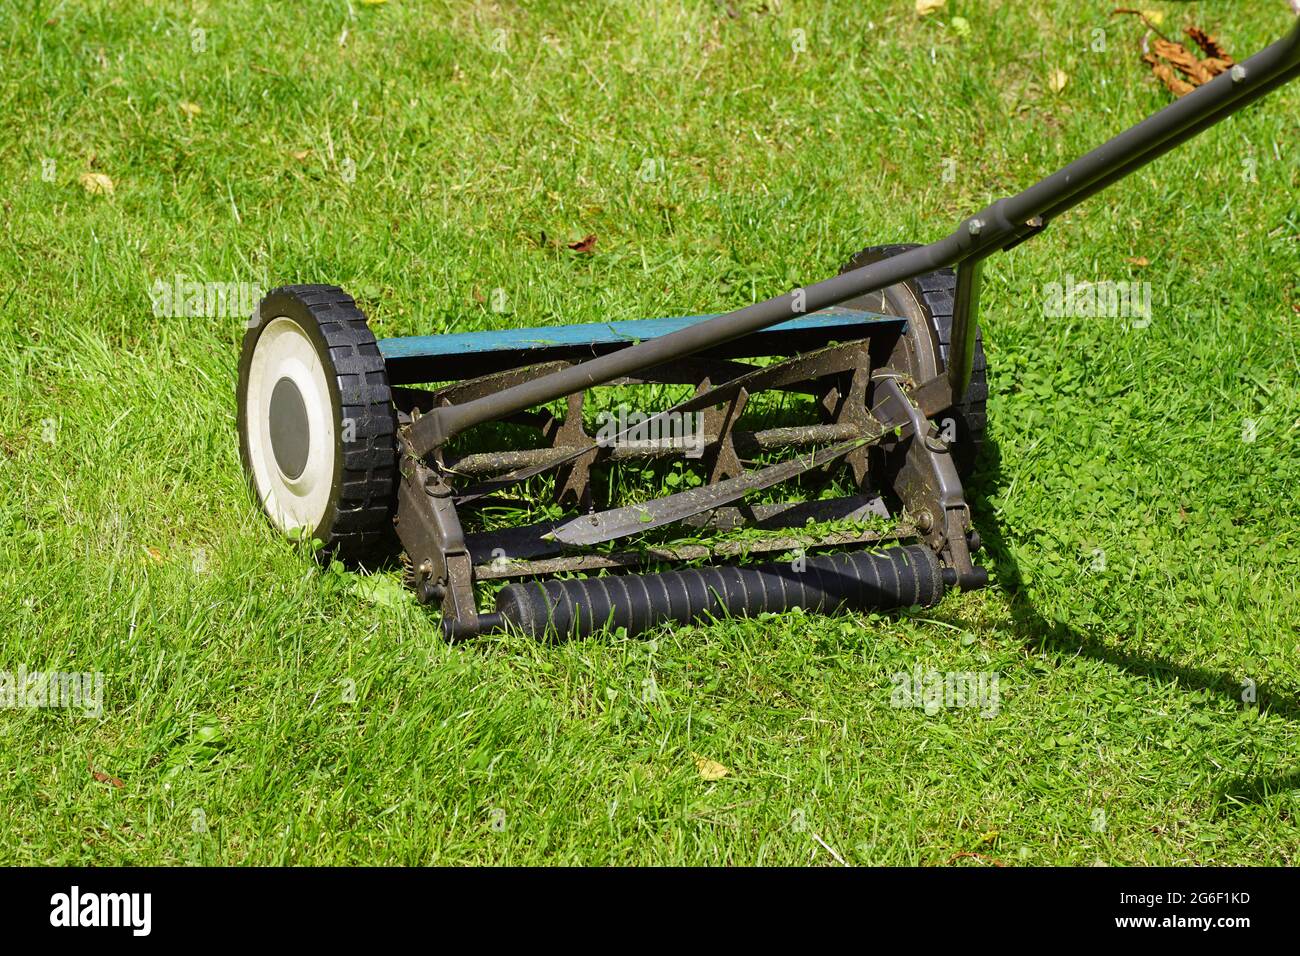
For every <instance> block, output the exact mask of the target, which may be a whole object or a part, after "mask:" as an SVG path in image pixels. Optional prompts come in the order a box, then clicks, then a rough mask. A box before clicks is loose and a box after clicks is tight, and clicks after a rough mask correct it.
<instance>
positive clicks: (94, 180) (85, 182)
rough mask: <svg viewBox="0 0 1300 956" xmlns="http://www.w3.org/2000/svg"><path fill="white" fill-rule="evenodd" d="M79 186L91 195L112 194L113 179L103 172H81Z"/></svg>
mask: <svg viewBox="0 0 1300 956" xmlns="http://www.w3.org/2000/svg"><path fill="white" fill-rule="evenodd" d="M81 188H82V189H84V190H86V192H88V193H90V194H91V195H92V196H111V195H113V180H111V179H109V178H108V177H107V176H106V175H104V174H103V173H82V174H81Z"/></svg>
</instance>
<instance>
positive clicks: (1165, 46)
mask: <svg viewBox="0 0 1300 956" xmlns="http://www.w3.org/2000/svg"><path fill="white" fill-rule="evenodd" d="M1152 48H1153V49H1154V50H1155V53H1156V56H1158V57H1161V58H1162V59H1164V60H1168V61H1169V63H1171V64H1172V65H1173V67H1174V68H1175V69H1176V70H1178V72H1179V73H1181V74H1183V76H1185V77H1187V79H1189V80H1190V81H1191V83H1192V86H1200V85H1201V84H1202V83H1208V82H1210V79H1211V76H1212V74H1211V73H1210V71H1209V70H1208V69H1206V68H1205V64H1204V63H1202V62H1201V61H1200V60H1198V59H1197V58H1196V55H1195V54H1193V53H1192V52H1191V51H1190V50H1188V49H1187V47H1185V46H1183V45H1182V44H1181V43H1175V42H1173V41H1172V40H1163V39H1157V40H1156V41H1155V43H1153V44H1152Z"/></svg>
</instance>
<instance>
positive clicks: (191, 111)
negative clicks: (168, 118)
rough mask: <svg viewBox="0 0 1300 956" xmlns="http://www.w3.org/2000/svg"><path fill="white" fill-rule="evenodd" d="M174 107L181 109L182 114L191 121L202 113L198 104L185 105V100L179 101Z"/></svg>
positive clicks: (201, 108)
mask: <svg viewBox="0 0 1300 956" xmlns="http://www.w3.org/2000/svg"><path fill="white" fill-rule="evenodd" d="M176 105H177V106H179V107H180V108H181V112H182V113H184V114H185V115H186V116H188V117H190V118H191V119H193V118H194V117H196V116H198V115H199V114H200V113H202V112H203V107H202V106H199V104H198V103H187V102H186V101H185V100H181V101H180V102H179V103H177V104H176Z"/></svg>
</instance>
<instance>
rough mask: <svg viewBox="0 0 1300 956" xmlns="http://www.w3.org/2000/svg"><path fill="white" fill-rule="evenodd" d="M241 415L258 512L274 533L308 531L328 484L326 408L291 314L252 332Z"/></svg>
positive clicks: (317, 369) (309, 350) (313, 357)
mask: <svg viewBox="0 0 1300 956" xmlns="http://www.w3.org/2000/svg"><path fill="white" fill-rule="evenodd" d="M244 416H245V428H246V429H247V443H248V457H249V464H250V465H251V467H252V470H253V481H254V483H255V484H256V487H257V494H258V497H259V498H260V499H261V501H262V504H263V507H265V509H266V513H267V514H268V515H270V517H271V520H272V522H274V524H275V526H276V527H277V528H279V529H280V530H281V531H284V532H290V531H294V530H296V529H306V530H307V531H308V532H312V531H315V530H316V529H317V528H319V527H320V525H321V523H322V521H324V519H325V512H326V510H327V509H328V507H329V500H330V491H331V489H332V487H333V484H334V466H335V456H336V445H335V425H334V409H333V405H332V403H331V401H330V392H329V379H328V378H327V376H326V371H325V368H324V366H323V365H322V364H321V360H320V356H319V355H317V354H316V347H315V345H313V343H312V341H311V339H310V338H308V337H307V333H306V332H304V331H303V329H302V327H301V326H299V325H298V323H297V322H294V321H293V320H292V319H289V318H285V317H283V316H281V317H279V318H275V319H272V320H271V321H270V322H269V323H267V325H266V328H264V329H263V330H262V334H261V335H260V336H258V339H257V344H256V345H255V346H254V348H253V359H252V362H251V363H250V365H249V370H248V387H247V393H246V394H245V396H244Z"/></svg>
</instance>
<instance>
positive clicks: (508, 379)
mask: <svg viewBox="0 0 1300 956" xmlns="http://www.w3.org/2000/svg"><path fill="white" fill-rule="evenodd" d="M1297 74H1300V26H1298V27H1297V28H1295V29H1293V30H1292V31H1291V33H1290V34H1289V36H1287V37H1286V38H1285V39H1282V40H1279V41H1278V42H1276V43H1274V44H1272V45H1271V46H1269V47H1267V48H1266V49H1264V50H1263V51H1261V52H1260V53H1258V54H1256V55H1255V56H1253V57H1251V58H1250V59H1248V60H1246V61H1245V62H1243V63H1239V64H1237V65H1236V66H1234V67H1232V69H1231V70H1230V71H1229V72H1226V73H1224V74H1222V75H1220V76H1218V77H1216V78H1215V79H1214V80H1212V81H1211V82H1209V83H1207V84H1205V85H1204V86H1201V87H1200V88H1198V89H1196V90H1195V91H1193V92H1191V93H1189V94H1187V95H1186V96H1184V97H1182V98H1181V99H1179V100H1177V101H1176V102H1174V103H1172V104H1170V105H1169V106H1167V107H1165V108H1164V109H1162V110H1161V111H1159V112H1158V113H1156V114H1154V115H1152V116H1150V117H1149V118H1147V119H1146V120H1144V121H1142V122H1141V123H1138V124H1137V125H1136V126H1134V127H1132V128H1131V129H1128V130H1126V131H1124V132H1122V133H1120V134H1119V135H1118V136H1116V137H1115V138H1114V139H1112V140H1110V141H1109V142H1107V143H1105V144H1104V145H1102V146H1100V147H1098V148H1096V149H1094V150H1093V151H1091V152H1089V153H1087V154H1086V155H1084V156H1082V157H1081V158H1079V159H1077V160H1075V161H1074V162H1072V163H1070V164H1069V165H1068V166H1066V167H1064V168H1063V169H1061V170H1059V171H1058V172H1056V173H1054V174H1053V175H1051V176H1049V177H1047V178H1046V179H1044V180H1043V181H1041V182H1039V183H1037V184H1035V185H1034V186H1031V187H1030V188H1029V189H1027V190H1025V191H1024V192H1022V193H1020V194H1018V195H1015V196H1012V197H1010V198H1006V199H1001V200H998V201H997V202H994V203H993V204H991V205H989V206H988V207H987V208H985V209H983V210H981V211H980V212H978V213H976V214H975V215H973V216H971V217H969V218H967V219H965V220H963V221H962V222H961V223H960V224H959V225H958V227H957V229H956V231H955V232H953V233H952V234H951V235H949V236H947V237H945V238H943V239H940V240H938V241H937V242H933V243H931V244H929V245H915V246H913V245H896V246H875V247H871V248H868V249H865V250H863V251H862V252H860V253H859V254H857V255H856V256H854V257H853V258H852V259H850V260H849V262H848V263H847V264H846V265H845V266H844V268H843V269H842V270H841V272H840V273H839V275H837V276H835V277H834V278H830V279H827V280H825V281H823V282H819V283H817V284H815V285H810V286H807V287H804V288H799V289H795V290H793V291H792V292H789V293H787V294H785V295H780V296H777V297H776V298H773V299H769V300H767V301H765V302H758V303H756V304H754V305H750V306H747V307H745V308H742V309H739V310H738V311H735V312H731V313H729V314H725V315H718V316H688V317H684V318H673V319H648V320H640V321H625V322H624V321H618V322H609V323H601V324H594V325H570V326H556V327H547V328H524V329H513V330H506V331H490V332H463V333H456V334H448V335H436V336H419V337H414V338H394V339H384V340H382V341H376V340H375V337H374V336H373V335H372V334H371V331H370V329H369V328H368V326H367V323H366V317H365V315H363V314H362V312H361V311H360V309H358V308H357V305H356V303H355V302H354V301H353V300H352V299H351V298H350V297H349V296H348V295H347V294H346V293H345V292H343V290H341V289H339V288H336V287H334V286H327V285H294V286H285V287H283V288H279V289H275V290H273V291H272V292H271V293H269V294H268V295H267V296H266V297H265V298H264V299H263V300H262V301H261V303H260V305H259V307H258V308H257V310H256V311H255V313H254V315H253V316H252V318H251V320H250V322H249V326H248V330H247V333H246V335H245V336H244V340H243V350H242V356H241V359H240V366H239V395H238V403H239V433H240V451H241V456H242V459H243V464H244V468H245V470H246V472H247V475H248V478H249V481H250V484H251V486H252V489H253V492H254V494H255V495H256V498H257V500H258V501H259V502H260V504H261V506H262V508H263V510H264V511H265V512H266V514H267V515H268V516H269V517H270V520H271V522H272V524H274V525H275V527H276V528H278V529H280V530H281V531H283V532H286V533H299V534H302V535H305V536H309V538H310V539H311V540H314V541H316V542H319V547H320V550H321V551H322V552H323V553H325V554H329V555H334V556H337V557H339V558H341V559H345V560H357V561H367V560H370V559H372V558H374V557H375V556H377V555H380V556H382V555H384V554H385V553H388V554H390V555H391V553H392V552H395V551H396V550H397V542H398V541H400V546H401V548H402V549H403V550H404V552H405V559H406V561H407V566H408V574H409V578H408V580H409V582H410V583H411V585H412V586H413V588H414V590H415V593H416V595H417V596H418V598H419V600H420V601H421V602H423V603H433V602H437V603H438V604H439V605H440V606H441V611H442V627H443V631H444V633H445V635H446V636H447V637H448V638H450V639H462V638H468V637H472V636H474V635H478V634H483V633H485V632H489V631H495V630H502V629H511V628H513V629H518V630H521V631H523V632H525V633H529V634H533V635H536V636H538V637H542V636H547V635H549V636H551V637H553V638H565V637H571V636H578V635H586V634H590V633H592V632H594V631H597V630H599V629H601V628H603V627H610V628H617V627H622V628H625V629H626V630H627V632H628V633H633V634H635V633H639V632H643V631H646V630H647V629H649V628H652V627H655V626H658V625H661V624H664V623H669V622H678V623H685V622H688V621H692V620H696V619H700V618H708V617H718V616H723V615H755V614H759V613H763V612H781V611H786V610H788V609H791V608H795V607H799V608H803V609H806V610H808V611H814V612H828V613H829V612H833V611H836V610H837V609H868V608H873V609H885V608H896V607H904V606H913V605H933V604H935V603H937V602H938V601H939V600H940V599H941V598H942V597H943V595H944V593H945V591H946V590H947V589H949V588H953V587H956V588H961V589H971V588H979V587H983V586H985V585H986V584H987V582H988V575H987V573H986V572H985V570H984V569H983V568H981V567H980V566H979V565H978V564H976V563H974V559H973V555H974V554H976V553H978V551H979V548H980V539H979V535H978V534H977V533H976V531H975V529H974V527H973V526H972V523H971V512H970V508H969V506H968V504H967V502H966V499H965V496H964V493H963V490H962V481H963V480H964V479H965V478H967V477H968V475H969V474H970V470H971V468H972V466H973V464H974V462H975V459H976V456H977V453H978V451H979V447H980V444H981V442H982V440H983V435H984V429H985V401H986V399H987V396H988V385H987V381H986V377H985V359H984V354H983V349H982V346H981V342H980V333H979V327H978V324H977V320H976V311H977V307H978V302H979V289H980V272H981V268H982V266H983V263H984V260H985V259H986V258H988V257H989V256H990V255H991V254H993V253H994V252H997V251H999V250H1007V249H1010V248H1012V247H1014V246H1016V245H1017V244H1019V243H1021V242H1023V241H1025V240H1026V239H1029V238H1032V237H1033V236H1035V235H1037V234H1038V233H1040V232H1042V231H1043V230H1044V229H1046V228H1047V226H1048V224H1049V223H1050V222H1051V221H1052V220H1053V219H1055V218H1056V217H1057V216H1059V215H1061V214H1062V213H1063V212H1065V211H1066V210H1068V209H1070V208H1071V207H1073V206H1075V205H1076V204H1078V203H1080V202H1082V201H1083V200H1085V199H1087V198H1088V197H1089V196H1091V195H1093V194H1094V193H1096V192H1098V191H1099V190H1101V189H1104V188H1105V187H1106V186H1108V185H1110V184H1111V183H1114V182H1115V181H1117V180H1119V179H1120V178H1122V177H1124V176H1127V175H1128V174H1129V173H1132V172H1133V171H1134V170H1136V169H1138V168H1140V167H1141V166H1143V165H1145V164H1146V163H1148V162H1150V161H1151V160H1153V159H1155V158H1156V157H1158V156H1160V155H1162V154H1163V153H1165V152H1167V151H1168V150H1170V149H1173V148H1174V147H1175V146H1177V145H1179V144H1180V143H1182V142H1183V141H1184V140H1186V139H1188V138H1190V137H1192V136H1194V135H1196V134H1197V133H1199V132H1201V131H1202V130H1204V129H1207V128H1208V127H1210V126H1212V125H1214V124H1215V123H1218V122H1219V121H1220V120H1222V119H1224V118H1226V117H1227V116H1229V115H1231V114H1232V113H1235V112H1237V111H1238V110H1240V109H1242V108H1244V107H1246V106H1247V105H1248V104H1250V103H1252V102H1253V101H1255V100H1256V99H1258V98H1259V97H1261V96H1263V95H1265V94H1267V93H1269V92H1270V91H1272V90H1274V89H1276V88H1277V87H1279V86H1281V85H1282V84H1284V83H1286V82H1288V81H1290V80H1292V79H1294V78H1295V77H1296V76H1297ZM414 386H423V387H421V388H417V387H414ZM665 387H669V388H676V389H678V391H679V392H681V393H682V398H681V400H680V401H676V402H675V403H674V404H671V405H670V406H669V407H668V408H662V409H659V410H657V411H655V412H654V414H651V415H649V416H648V417H643V418H641V419H639V420H637V421H635V423H632V424H627V423H625V422H624V420H623V419H617V421H618V423H619V424H617V425H616V426H615V427H613V428H610V427H608V422H606V426H605V427H603V428H602V430H601V431H600V432H599V433H597V434H593V430H592V429H591V428H590V427H589V425H588V422H587V419H588V418H589V417H591V416H590V415H585V414H584V409H586V410H587V411H588V412H590V411H591V408H592V404H591V403H592V401H593V398H592V396H595V395H597V394H598V390H600V389H606V390H608V389H623V390H627V389H637V390H649V391H652V392H654V393H655V394H662V393H664V391H665ZM625 393H626V392H624V394H625ZM606 394H609V393H608V392H606ZM561 405H562V406H563V407H562V408H561ZM548 406H549V407H548ZM641 407H644V406H641ZM773 407H776V408H777V410H778V411H780V412H781V413H782V414H786V415H787V417H788V414H789V413H790V411H791V410H792V409H795V410H798V409H802V410H804V411H807V412H812V413H813V416H812V417H813V418H814V420H812V421H805V422H801V423H797V424H790V423H789V422H788V421H787V420H785V419H782V418H781V417H780V415H776V417H775V419H774V418H773V416H774V414H775V413H774V412H773ZM765 409H766V411H765ZM682 422H688V423H689V422H694V423H695V425H696V426H697V427H696V428H695V429H694V431H692V430H691V429H689V428H686V427H660V426H674V424H675V425H676V426H680V425H681V423H682ZM521 431H522V432H525V433H531V434H534V435H536V436H540V437H539V438H535V439H534V444H533V447H522V448H520V447H506V448H500V447H497V448H489V450H486V451H485V450H481V449H482V446H483V444H484V442H489V443H490V442H495V441H498V440H499V439H500V435H501V434H503V433H505V432H509V433H510V434H513V435H518V434H519V433H520V432H521ZM511 444H517V442H512V443H511ZM475 449H479V450H475ZM693 452H695V453H696V454H693ZM783 453H784V454H783ZM647 461H649V462H650V463H651V465H657V466H659V467H663V465H664V463H665V462H666V461H667V462H674V461H681V462H684V463H685V465H684V466H682V467H681V468H680V470H679V471H678V472H676V473H675V474H676V476H677V478H678V480H679V483H680V484H682V485H685V486H684V487H682V488H681V489H680V490H676V491H674V492H673V493H670V494H668V495H666V496H664V497H660V498H657V499H653V500H649V501H644V502H634V503H631V504H624V505H622V506H612V505H611V504H610V503H606V504H605V506H604V507H602V506H601V505H600V504H599V503H598V502H599V499H600V497H601V493H602V492H603V491H604V490H606V489H608V488H609V487H610V486H611V482H610V481H609V480H608V477H607V476H608V474H609V473H610V472H611V471H615V470H617V469H619V468H620V467H625V466H627V465H628V464H632V463H636V467H637V468H638V469H643V468H644V467H645V463H646V462H647ZM546 473H550V474H552V475H553V476H554V501H555V504H556V505H563V506H564V507H565V509H566V510H565V512H564V515H563V516H562V517H558V518H556V517H550V518H548V520H544V521H540V522H534V523H532V524H529V525H528V526H525V527H508V528H504V529H503V528H492V527H488V526H487V524H488V523H485V522H484V521H483V515H484V514H485V513H487V512H491V513H493V514H495V513H498V512H499V511H500V510H501V509H500V508H499V505H500V503H501V502H502V501H507V502H508V501H509V500H510V499H509V494H510V493H511V492H512V491H513V492H514V493H516V494H519V493H521V492H522V491H523V490H524V489H525V488H526V487H527V488H535V487H536V484H535V483H529V479H532V478H535V477H538V476H541V475H543V474H546ZM683 473H689V474H691V475H694V476H697V478H696V479H695V480H696V481H697V482H698V483H697V484H695V485H694V486H689V483H688V482H682V481H680V479H681V475H682V474H683ZM601 476H606V477H605V478H604V479H603V480H598V479H600V478H601ZM526 483H527V484H526ZM777 485H784V486H786V487H792V486H797V487H798V488H801V489H803V493H802V494H800V495H797V496H794V500H771V499H772V498H773V494H771V493H770V490H771V489H773V488H775V487H776V486H777ZM832 486H835V488H834V490H835V491H836V493H834V494H830V495H828V494H827V493H826V492H827V489H828V488H831V487H832ZM809 488H811V489H812V492H811V493H810V492H809V491H808V489H809ZM845 489H847V492H848V493H847V494H840V493H838V492H839V491H844V490H845ZM515 500H516V501H518V499H515ZM667 526H674V528H676V529H678V530H680V529H683V528H685V529H689V534H690V535H691V536H693V537H692V538H691V540H689V541H688V542H687V543H680V542H674V541H673V540H667V541H665V540H663V534H664V532H662V531H657V530H656V529H660V528H665V527H667ZM467 528H468V529H469V530H467ZM475 528H477V530H475ZM737 529H747V530H746V531H745V532H744V533H739V534H738V533H737ZM394 531H395V532H396V535H395V536H394ZM627 539H633V540H632V541H628V540H627ZM700 542H703V543H700ZM620 543H622V544H621V546H620ZM792 552H793V553H795V554H796V557H795V558H794V559H793V560H792V559H790V558H789V555H790V554H791V553H792ZM765 554H766V555H767V556H768V557H769V558H771V557H773V556H775V555H777V554H782V555H785V556H786V557H785V559H784V560H781V561H770V560H769V561H768V562H767V563H749V562H748V559H749V558H750V557H751V556H755V557H760V558H761V556H763V555H765ZM672 565H679V567H677V568H676V569H672V570H663V571H655V572H652V573H647V572H646V571H645V568H646V567H647V566H655V567H664V566H672ZM638 566H640V568H641V573H630V572H631V571H632V570H633V569H636V568H638ZM503 580H504V581H508V582H509V583H506V584H504V585H503V586H502V587H500V589H499V590H498V591H497V595H496V606H495V610H493V611H484V610H481V609H480V606H479V603H478V600H477V598H476V592H475V587H476V585H477V584H478V583H480V582H484V581H503Z"/></svg>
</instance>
